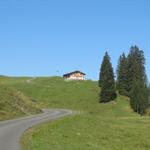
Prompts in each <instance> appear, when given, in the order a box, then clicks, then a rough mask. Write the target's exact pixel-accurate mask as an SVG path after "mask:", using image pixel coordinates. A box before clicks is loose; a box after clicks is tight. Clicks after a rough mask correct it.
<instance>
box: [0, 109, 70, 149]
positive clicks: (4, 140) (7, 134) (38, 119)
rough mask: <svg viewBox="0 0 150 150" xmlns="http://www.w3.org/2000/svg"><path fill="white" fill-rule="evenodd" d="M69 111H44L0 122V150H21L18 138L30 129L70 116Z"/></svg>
mask: <svg viewBox="0 0 150 150" xmlns="http://www.w3.org/2000/svg"><path fill="white" fill-rule="evenodd" d="M71 113H72V112H71V111H69V110H63V109H45V110H43V113H42V114H38V115H32V116H29V117H24V118H20V119H14V120H8V121H0V150H21V145H20V138H21V136H22V134H23V132H24V131H25V130H27V129H29V128H30V127H32V126H34V125H36V124H40V123H43V122H46V121H50V120H54V119H57V118H60V117H63V116H66V115H69V114H71Z"/></svg>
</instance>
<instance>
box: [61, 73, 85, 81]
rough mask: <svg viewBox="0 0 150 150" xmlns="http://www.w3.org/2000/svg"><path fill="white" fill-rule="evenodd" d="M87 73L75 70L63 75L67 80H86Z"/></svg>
mask: <svg viewBox="0 0 150 150" xmlns="http://www.w3.org/2000/svg"><path fill="white" fill-rule="evenodd" d="M85 75H86V74H85V73H83V72H81V71H74V72H70V73H66V74H64V75H63V77H64V79H66V80H85Z"/></svg>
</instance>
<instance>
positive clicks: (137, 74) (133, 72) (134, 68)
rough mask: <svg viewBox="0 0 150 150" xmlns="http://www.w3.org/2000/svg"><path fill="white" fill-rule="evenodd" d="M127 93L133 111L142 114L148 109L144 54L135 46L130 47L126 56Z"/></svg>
mask: <svg viewBox="0 0 150 150" xmlns="http://www.w3.org/2000/svg"><path fill="white" fill-rule="evenodd" d="M127 87H128V89H127V91H128V95H129V96H130V104H131V107H132V108H133V110H134V111H135V112H137V113H139V114H144V112H145V109H146V108H147V107H148V88H147V77H146V73H145V57H144V52H143V51H141V50H139V48H138V47H137V46H132V47H131V50H130V53H129V55H128V65H127Z"/></svg>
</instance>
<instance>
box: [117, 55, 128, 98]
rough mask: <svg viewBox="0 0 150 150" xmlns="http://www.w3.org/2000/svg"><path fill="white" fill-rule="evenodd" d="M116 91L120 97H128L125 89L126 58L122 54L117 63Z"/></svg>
mask: <svg viewBox="0 0 150 150" xmlns="http://www.w3.org/2000/svg"><path fill="white" fill-rule="evenodd" d="M117 90H118V91H119V94H121V95H128V91H127V90H128V87H127V58H126V56H125V54H124V53H123V54H122V55H121V56H120V58H119V62H118V68H117Z"/></svg>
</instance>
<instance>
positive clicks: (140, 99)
mask: <svg viewBox="0 0 150 150" xmlns="http://www.w3.org/2000/svg"><path fill="white" fill-rule="evenodd" d="M130 105H131V107H132V108H133V110H134V111H135V112H137V113H139V114H141V115H143V114H144V113H145V110H146V109H147V108H148V88H147V86H146V85H145V84H144V83H143V82H142V81H141V80H138V81H135V83H134V84H133V88H132V91H131V97H130Z"/></svg>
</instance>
